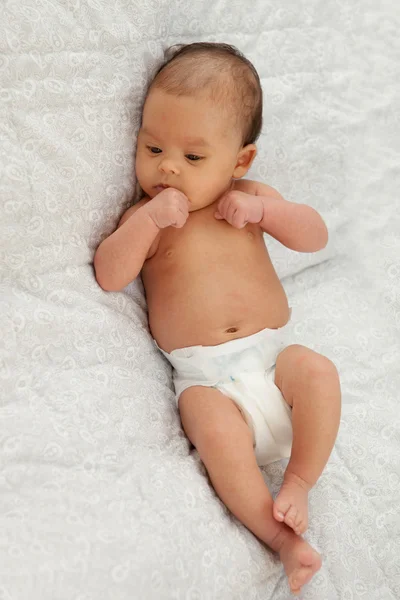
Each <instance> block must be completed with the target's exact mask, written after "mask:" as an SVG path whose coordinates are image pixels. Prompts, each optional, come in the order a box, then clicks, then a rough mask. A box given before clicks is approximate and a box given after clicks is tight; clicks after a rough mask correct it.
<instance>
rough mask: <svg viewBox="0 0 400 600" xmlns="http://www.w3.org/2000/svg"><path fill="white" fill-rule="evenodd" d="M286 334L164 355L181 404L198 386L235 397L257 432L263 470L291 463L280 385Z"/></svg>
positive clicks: (257, 450)
mask: <svg viewBox="0 0 400 600" xmlns="http://www.w3.org/2000/svg"><path fill="white" fill-rule="evenodd" d="M284 330H285V327H282V328H281V329H263V330H262V331H259V332H258V333H255V334H253V335H250V336H248V337H245V338H239V339H235V340H231V341H229V342H226V343H224V344H220V345H218V346H191V347H189V348H181V349H178V350H173V351H172V352H171V354H168V353H167V352H164V351H163V350H161V348H160V350H161V352H162V353H163V354H164V356H165V357H166V358H167V359H168V361H169V362H170V363H171V365H172V366H173V367H174V373H173V378H174V384H175V392H176V399H177V401H178V400H179V396H180V395H181V394H182V392H183V391H184V390H186V389H187V388H189V387H192V386H194V385H201V386H205V387H214V388H216V389H217V390H219V391H220V392H222V393H223V394H225V395H226V396H229V398H231V399H232V400H233V401H234V402H235V404H236V405H237V406H238V408H239V409H240V411H241V412H242V414H243V416H244V418H245V419H246V422H247V423H248V425H249V427H250V429H251V430H252V432H253V440H254V449H255V454H256V458H257V462H258V464H259V465H267V464H269V463H271V462H274V461H276V460H280V459H281V458H289V457H290V452H291V447H292V421H291V409H290V407H289V405H288V404H287V403H286V402H285V400H284V399H283V396H282V394H281V392H280V390H279V388H278V387H277V386H276V385H275V383H274V379H275V363H276V358H277V356H278V354H279V352H281V350H283V348H284V347H285V344H284V341H283V333H284Z"/></svg>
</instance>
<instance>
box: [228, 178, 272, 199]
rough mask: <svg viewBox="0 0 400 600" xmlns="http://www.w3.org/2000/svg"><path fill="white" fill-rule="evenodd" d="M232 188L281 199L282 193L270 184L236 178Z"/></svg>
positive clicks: (246, 192)
mask: <svg viewBox="0 0 400 600" xmlns="http://www.w3.org/2000/svg"><path fill="white" fill-rule="evenodd" d="M233 189H234V190H239V191H240V192H244V193H245V194H252V195H254V196H272V197H274V198H279V199H282V195H281V194H280V193H279V192H278V190H276V189H275V188H273V187H272V186H271V185H267V184H266V183H261V181H253V180H250V179H236V180H235V183H234V187H233Z"/></svg>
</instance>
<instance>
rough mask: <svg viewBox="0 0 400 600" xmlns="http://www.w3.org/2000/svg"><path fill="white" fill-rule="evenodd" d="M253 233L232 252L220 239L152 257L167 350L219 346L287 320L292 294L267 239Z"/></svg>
mask: <svg viewBox="0 0 400 600" xmlns="http://www.w3.org/2000/svg"><path fill="white" fill-rule="evenodd" d="M249 237H250V238H251V236H248V237H246V234H245V235H244V236H243V235H242V236H238V239H237V244H236V247H233V248H231V249H230V252H228V253H227V252H225V251H224V248H223V247H222V248H221V247H218V244H217V243H215V240H213V242H211V243H210V245H209V246H208V248H207V245H205V244H204V243H203V244H202V245H201V246H198V245H197V244H195V245H194V246H192V245H191V244H189V245H188V246H186V251H185V252H184V253H182V252H181V250H180V249H179V248H177V247H174V244H170V245H168V244H166V245H164V247H163V248H161V250H159V251H158V253H157V255H158V256H157V255H156V256H155V257H154V258H153V259H150V261H148V263H149V264H148V265H146V266H145V268H144V269H143V272H142V276H143V282H144V285H145V289H146V297H147V304H148V310H149V324H150V330H151V333H152V335H153V337H154V339H155V340H156V341H157V344H158V345H159V346H160V347H161V348H162V349H163V350H165V351H166V352H171V351H172V350H174V349H176V348H184V347H187V346H196V345H203V346H214V345H217V344H222V343H224V342H226V341H228V340H232V339H235V338H238V337H245V336H247V335H251V334H253V333H256V332H257V331H260V330H261V329H264V328H267V327H268V328H270V329H274V328H278V327H282V326H283V325H285V324H286V323H287V321H288V320H289V307H288V302H287V298H286V294H285V292H284V290H283V287H282V285H281V283H280V281H279V279H278V277H277V275H276V273H275V270H274V268H273V266H272V264H271V261H270V258H269V255H268V253H267V250H266V248H265V245H264V242H263V241H262V237H260V238H259V239H258V240H257V239H252V240H249ZM253 238H254V235H253ZM249 241H250V242H251V243H249ZM199 248H201V251H199ZM219 250H220V252H218V251H219Z"/></svg>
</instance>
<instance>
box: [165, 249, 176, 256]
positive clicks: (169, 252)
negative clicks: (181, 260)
mask: <svg viewBox="0 0 400 600" xmlns="http://www.w3.org/2000/svg"><path fill="white" fill-rule="evenodd" d="M173 253H174V251H173V250H167V252H166V253H165V255H166V256H172V255H173Z"/></svg>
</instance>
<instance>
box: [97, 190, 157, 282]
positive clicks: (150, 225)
mask: <svg viewBox="0 0 400 600" xmlns="http://www.w3.org/2000/svg"><path fill="white" fill-rule="evenodd" d="M143 204H145V201H144V200H141V201H140V202H138V204H136V205H135V206H132V207H131V208H129V209H128V210H127V211H126V212H125V213H124V214H123V216H122V218H121V220H120V222H119V224H118V228H117V230H116V231H114V233H112V234H111V235H110V236H109V237H108V238H106V239H105V240H104V241H103V242H102V243H101V244H100V246H99V247H98V248H97V251H96V254H95V256H94V269H95V272H96V279H97V283H98V284H99V285H100V286H101V287H102V288H103V290H106V291H107V292H114V291H118V290H122V289H123V288H124V287H125V286H127V285H128V283H130V282H131V281H133V280H134V279H135V278H136V277H137V275H138V274H139V273H140V270H141V268H142V266H143V263H144V261H145V260H146V258H147V254H148V252H149V249H150V247H151V245H152V243H153V242H154V240H155V238H156V236H157V235H158V233H159V231H160V230H159V228H158V227H157V226H156V224H155V223H154V221H153V219H151V218H150V216H149V214H148V213H147V212H146V211H143V210H140V209H141V208H142V206H143Z"/></svg>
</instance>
